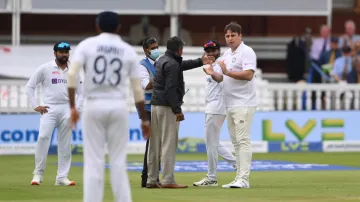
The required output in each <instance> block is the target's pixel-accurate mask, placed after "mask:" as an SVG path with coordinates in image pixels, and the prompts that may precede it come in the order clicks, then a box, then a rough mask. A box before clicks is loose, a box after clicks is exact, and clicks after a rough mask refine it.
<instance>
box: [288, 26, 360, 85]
mask: <svg viewBox="0 0 360 202" xmlns="http://www.w3.org/2000/svg"><path fill="white" fill-rule="evenodd" d="M319 32H320V37H317V38H312V37H311V30H309V29H307V30H306V31H305V33H304V34H303V35H302V36H299V37H295V38H294V39H293V40H292V41H291V42H290V43H289V44H288V50H287V65H288V78H289V80H290V81H293V82H305V80H306V82H308V83H343V82H347V83H360V79H359V78H360V77H359V76H360V64H358V63H359V62H358V61H360V60H359V59H356V58H357V56H359V55H360V35H358V34H356V25H355V23H354V21H352V20H348V21H346V22H345V23H344V34H343V35H340V36H332V35H331V28H330V27H329V26H327V25H322V26H321V27H320V29H319ZM357 66H359V67H357ZM306 73H308V74H307V76H305V75H306ZM358 75H359V76H358Z"/></svg>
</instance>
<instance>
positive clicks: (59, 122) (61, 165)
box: [26, 42, 83, 186]
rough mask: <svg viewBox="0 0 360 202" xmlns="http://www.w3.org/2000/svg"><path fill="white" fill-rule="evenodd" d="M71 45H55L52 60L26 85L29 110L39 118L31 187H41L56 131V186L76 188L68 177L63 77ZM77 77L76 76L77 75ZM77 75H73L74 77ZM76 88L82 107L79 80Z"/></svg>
mask: <svg viewBox="0 0 360 202" xmlns="http://www.w3.org/2000/svg"><path fill="white" fill-rule="evenodd" d="M69 51H70V45H69V44H68V43H66V42H59V43H56V44H55V45H54V56H55V60H51V61H50V62H47V63H45V64H43V65H41V66H40V67H39V68H38V69H37V70H36V72H35V73H34V74H33V75H32V76H31V78H30V80H29V81H28V83H27V85H26V91H27V95H28V98H29V100H30V104H31V106H32V107H33V108H34V110H35V111H36V112H39V113H40V114H41V117H40V128H39V137H38V141H37V144H36V149H35V170H34V173H33V174H34V176H33V179H32V181H31V184H32V185H40V183H41V182H42V181H43V174H44V172H45V168H46V158H47V154H48V151H49V146H50V141H51V136H52V134H53V131H54V129H55V128H57V129H58V158H59V160H58V161H59V162H58V172H57V176H56V182H55V185H57V186H71V185H75V182H74V181H70V180H69V179H68V178H67V176H68V174H69V170H70V165H71V138H72V130H71V127H70V110H69V105H68V103H69V96H68V92H67V84H66V83H67V81H66V77H67V74H68V72H69V68H68V65H69V62H68V59H69ZM76 75H77V74H76ZM76 75H74V76H75V77H76ZM38 84H40V85H41V87H42V89H43V92H42V95H43V102H44V106H40V105H39V104H38V103H37V100H36V98H35V88H36V86H37V85H38ZM74 85H78V88H77V106H78V107H81V105H82V100H83V96H82V94H81V91H82V87H81V80H78V82H76V83H74Z"/></svg>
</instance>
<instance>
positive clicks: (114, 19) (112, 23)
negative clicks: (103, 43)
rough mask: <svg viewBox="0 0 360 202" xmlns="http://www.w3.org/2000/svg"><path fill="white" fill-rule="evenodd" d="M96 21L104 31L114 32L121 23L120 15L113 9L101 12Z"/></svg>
mask: <svg viewBox="0 0 360 202" xmlns="http://www.w3.org/2000/svg"><path fill="white" fill-rule="evenodd" d="M96 23H97V24H98V25H99V27H100V29H101V30H102V31H103V32H114V31H115V30H116V28H117V26H118V25H119V23H120V20H119V15H118V14H117V13H115V12H112V11H104V12H101V13H99V15H98V16H97V18H96Z"/></svg>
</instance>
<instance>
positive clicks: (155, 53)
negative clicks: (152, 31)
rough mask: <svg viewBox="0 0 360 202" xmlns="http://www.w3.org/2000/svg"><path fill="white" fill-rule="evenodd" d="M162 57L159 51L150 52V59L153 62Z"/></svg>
mask: <svg viewBox="0 0 360 202" xmlns="http://www.w3.org/2000/svg"><path fill="white" fill-rule="evenodd" d="M159 56H160V51H159V49H154V50H151V51H150V56H149V57H150V58H151V59H153V60H156V59H157V58H158V57H159Z"/></svg>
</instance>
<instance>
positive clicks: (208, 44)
mask: <svg viewBox="0 0 360 202" xmlns="http://www.w3.org/2000/svg"><path fill="white" fill-rule="evenodd" d="M216 47H217V45H216V44H215V43H214V42H213V41H209V42H207V43H206V44H205V45H204V48H216Z"/></svg>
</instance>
